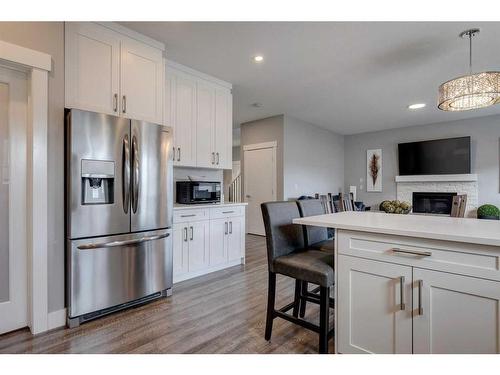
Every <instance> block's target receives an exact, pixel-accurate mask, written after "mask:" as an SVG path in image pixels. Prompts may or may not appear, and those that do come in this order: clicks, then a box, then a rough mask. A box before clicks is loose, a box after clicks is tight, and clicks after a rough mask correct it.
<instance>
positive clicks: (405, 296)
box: [336, 255, 412, 354]
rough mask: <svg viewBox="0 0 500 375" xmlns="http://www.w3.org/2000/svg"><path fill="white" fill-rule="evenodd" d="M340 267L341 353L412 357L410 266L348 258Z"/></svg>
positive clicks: (339, 327) (339, 317) (339, 319)
mask: <svg viewBox="0 0 500 375" xmlns="http://www.w3.org/2000/svg"><path fill="white" fill-rule="evenodd" d="M337 266H339V267H337V270H336V272H337V273H338V285H337V290H338V304H336V305H337V306H338V308H337V314H338V317H337V327H336V329H337V334H338V338H337V341H338V346H339V348H338V351H339V352H340V353H374V354H396V353H400V354H401V353H403V354H411V353H412V302H411V294H410V293H411V289H410V288H411V277H412V269H411V267H407V266H401V265H396V264H392V263H385V262H377V261H373V260H365V259H361V258H354V257H350V256H346V255H339V261H338V263H337ZM402 304H404V305H402Z"/></svg>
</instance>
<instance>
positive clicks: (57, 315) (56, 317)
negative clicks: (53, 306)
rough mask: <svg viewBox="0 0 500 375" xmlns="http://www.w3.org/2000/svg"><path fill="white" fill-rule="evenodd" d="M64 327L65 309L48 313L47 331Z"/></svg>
mask: <svg viewBox="0 0 500 375" xmlns="http://www.w3.org/2000/svg"><path fill="white" fill-rule="evenodd" d="M65 325H66V309H62V310H57V311H52V312H49V316H48V327H47V328H48V330H51V329H54V328H59V327H64V326H65Z"/></svg>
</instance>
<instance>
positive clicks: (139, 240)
mask: <svg viewBox="0 0 500 375" xmlns="http://www.w3.org/2000/svg"><path fill="white" fill-rule="evenodd" d="M168 236H170V233H163V234H157V235H155V236H144V237H141V238H136V239H133V240H125V241H113V242H100V243H89V244H86V245H80V246H78V249H79V250H92V249H101V248H105V247H118V246H127V245H136V244H139V243H143V242H148V241H155V240H160V239H162V238H166V237H168Z"/></svg>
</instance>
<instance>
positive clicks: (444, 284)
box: [413, 268, 500, 354]
mask: <svg viewBox="0 0 500 375" xmlns="http://www.w3.org/2000/svg"><path fill="white" fill-rule="evenodd" d="M413 279H414V283H415V288H414V290H413V300H414V301H415V305H416V306H415V311H414V318H413V350H414V353H419V354H432V353H439V354H470V353H477V354H484V353H499V352H500V348H499V341H500V334H499V333H500V331H499V330H500V306H499V302H500V283H499V282H496V281H491V280H483V279H479V278H473V277H467V276H461V275H454V274H449V273H445V272H436V271H430V270H425V269H419V268H414V269H413ZM419 307H420V308H419Z"/></svg>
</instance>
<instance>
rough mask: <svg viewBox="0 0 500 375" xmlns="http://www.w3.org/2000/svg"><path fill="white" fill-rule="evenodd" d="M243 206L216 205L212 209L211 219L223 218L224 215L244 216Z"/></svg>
mask: <svg viewBox="0 0 500 375" xmlns="http://www.w3.org/2000/svg"><path fill="white" fill-rule="evenodd" d="M244 214H245V209H244V207H243V206H229V207H214V208H211V209H210V219H222V218H224V217H234V216H243V215H244Z"/></svg>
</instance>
